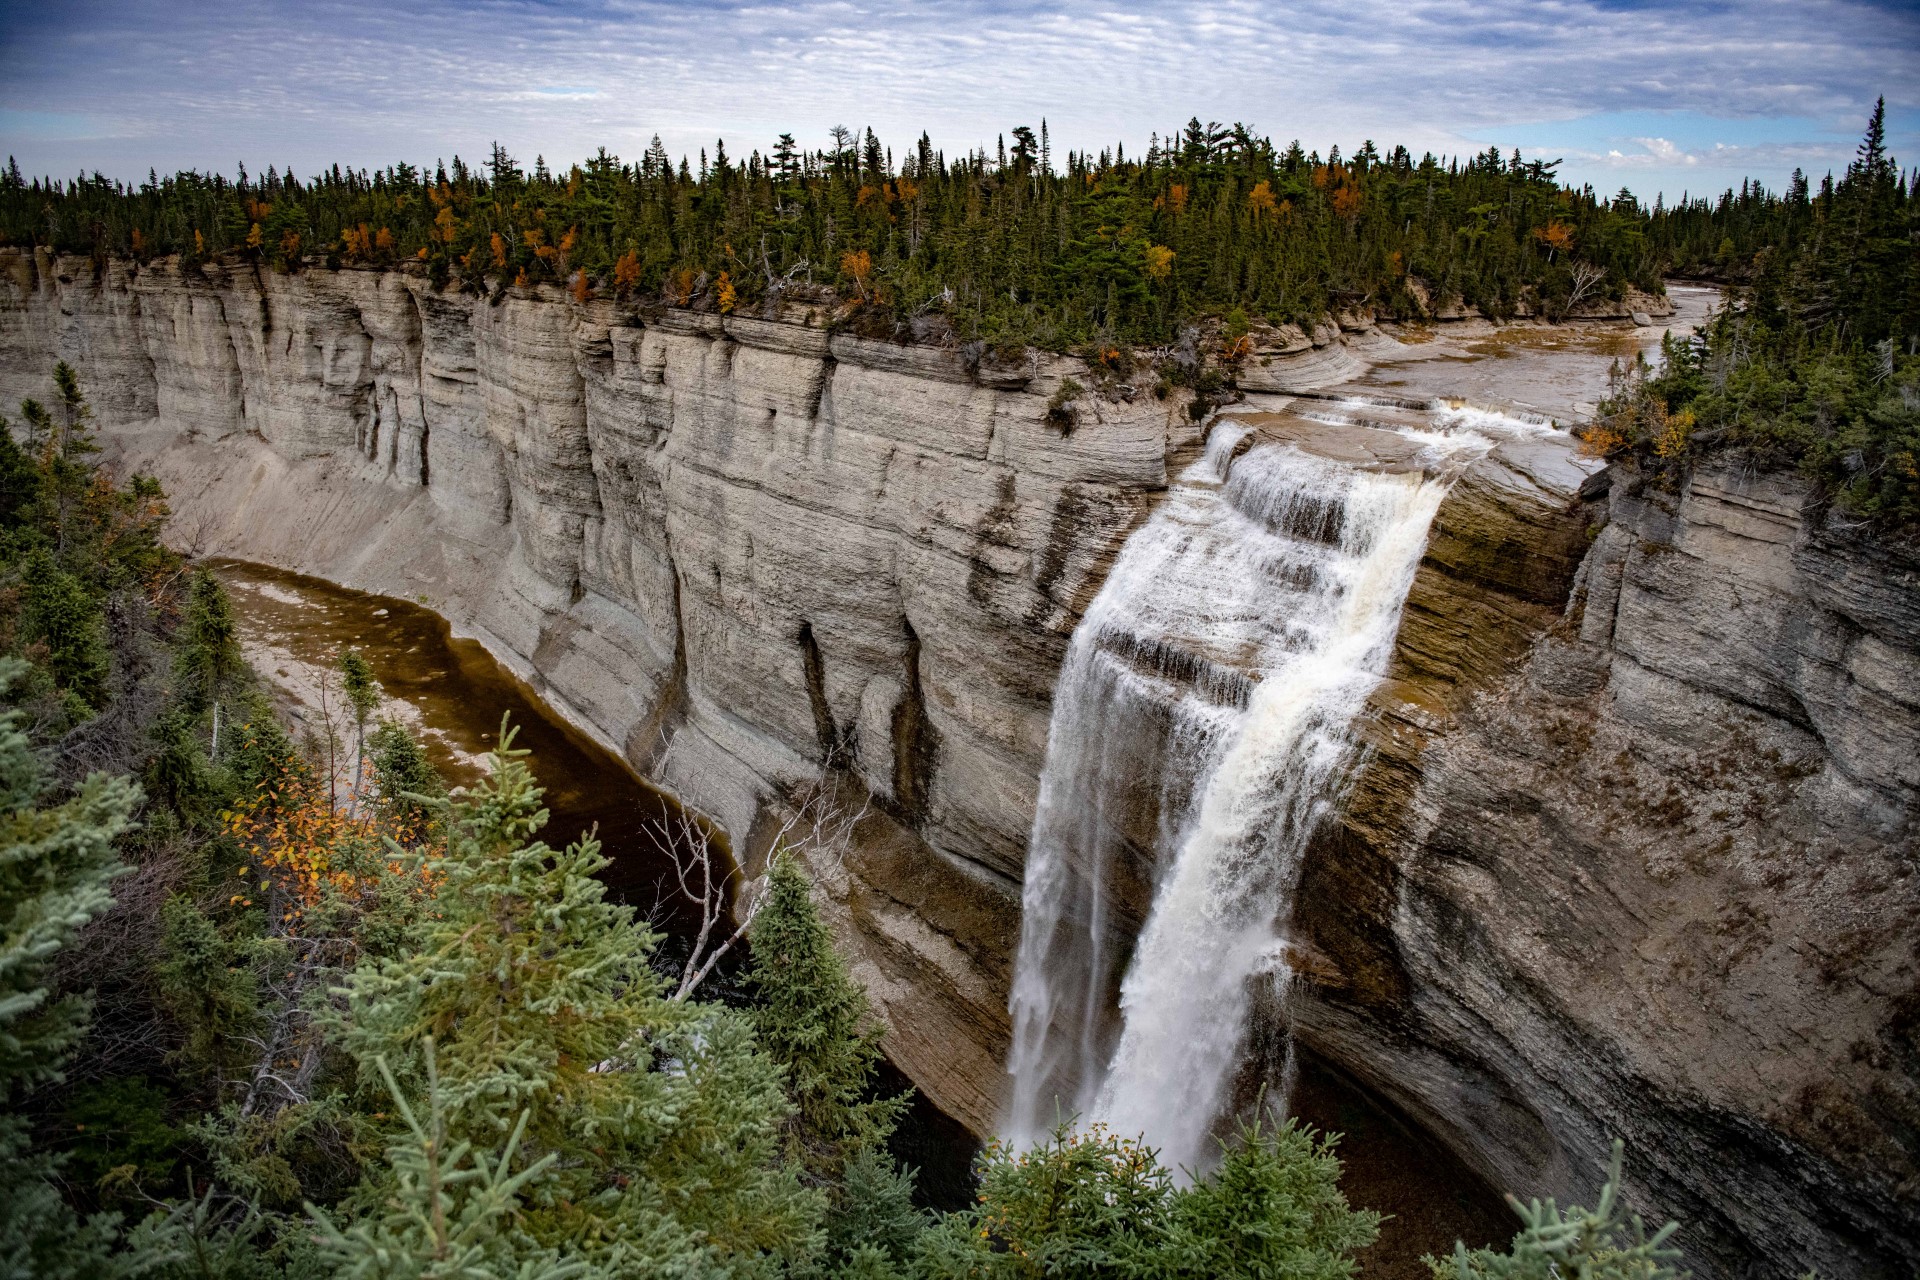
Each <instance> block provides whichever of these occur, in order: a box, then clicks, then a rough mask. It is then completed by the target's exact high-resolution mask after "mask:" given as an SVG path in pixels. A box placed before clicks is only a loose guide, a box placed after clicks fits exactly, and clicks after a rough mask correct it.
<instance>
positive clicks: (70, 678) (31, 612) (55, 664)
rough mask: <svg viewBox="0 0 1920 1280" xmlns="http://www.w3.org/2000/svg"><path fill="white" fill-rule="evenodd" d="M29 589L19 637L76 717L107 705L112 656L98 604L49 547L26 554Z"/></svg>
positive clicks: (25, 598) (26, 580) (24, 570)
mask: <svg viewBox="0 0 1920 1280" xmlns="http://www.w3.org/2000/svg"><path fill="white" fill-rule="evenodd" d="M21 578H22V581H23V584H24V586H25V588H26V590H25V596H24V599H23V600H22V602H21V609H20V638H21V640H22V641H24V642H25V643H26V644H27V645H28V646H29V650H30V651H33V646H36V645H37V646H41V650H40V652H42V653H43V655H44V656H42V657H41V658H40V659H39V661H40V664H41V665H42V666H43V667H44V668H45V669H46V671H47V674H48V675H50V676H52V677H53V682H54V683H55V684H56V685H58V686H59V688H60V689H61V691H62V692H64V693H66V694H67V695H68V698H69V701H70V703H72V704H73V706H74V710H75V712H76V713H78V716H82V717H83V716H84V714H85V712H86V711H87V710H89V709H92V710H97V709H99V708H100V707H102V706H105V705H106V696H107V674H108V670H109V668H110V665H111V664H110V660H109V658H108V656H107V646H106V642H105V641H104V640H103V639H102V637H101V634H100V621H101V619H100V609H99V607H98V606H97V605H96V604H95V602H94V600H93V598H92V596H91V595H90V593H89V592H88V591H87V589H86V587H85V586H84V585H82V583H81V582H80V580H79V579H78V578H76V577H75V576H74V575H73V574H71V573H68V572H66V571H65V570H63V569H61V568H60V567H59V566H58V565H57V564H56V563H55V561H54V559H53V557H52V556H51V555H49V554H48V553H47V552H46V551H45V550H36V551H35V552H33V554H31V555H29V556H28V557H27V561H26V565H25V567H24V569H23V571H22V573H21Z"/></svg>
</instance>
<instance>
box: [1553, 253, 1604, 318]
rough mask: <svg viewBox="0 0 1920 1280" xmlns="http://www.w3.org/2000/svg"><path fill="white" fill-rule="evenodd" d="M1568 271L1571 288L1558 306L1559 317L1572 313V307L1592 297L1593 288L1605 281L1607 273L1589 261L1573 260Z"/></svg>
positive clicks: (1565, 316)
mask: <svg viewBox="0 0 1920 1280" xmlns="http://www.w3.org/2000/svg"><path fill="white" fill-rule="evenodd" d="M1568 269H1569V271H1570V272H1571V273H1572V275H1573V288H1572V290H1571V291H1570V292H1569V293H1568V294H1567V300H1566V302H1565V303H1564V304H1562V306H1561V308H1560V319H1562V320H1564V319H1566V318H1567V317H1568V316H1570V315H1572V314H1573V309H1574V308H1575V307H1577V306H1579V305H1580V303H1581V302H1582V301H1584V300H1585V299H1587V298H1589V297H1592V296H1593V292H1594V290H1596V289H1598V288H1599V287H1600V286H1601V284H1603V283H1604V282H1605V281H1606V278H1607V273H1606V272H1605V271H1604V270H1602V269H1601V268H1599V267H1596V266H1594V265H1593V264H1592V263H1591V262H1575V263H1574V264H1573V265H1572V266H1571V267H1570V268H1568Z"/></svg>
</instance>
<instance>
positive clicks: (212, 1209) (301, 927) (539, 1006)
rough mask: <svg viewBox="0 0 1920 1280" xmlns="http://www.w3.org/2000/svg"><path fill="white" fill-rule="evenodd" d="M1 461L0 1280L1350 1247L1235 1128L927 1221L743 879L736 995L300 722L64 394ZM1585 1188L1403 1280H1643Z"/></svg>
mask: <svg viewBox="0 0 1920 1280" xmlns="http://www.w3.org/2000/svg"><path fill="white" fill-rule="evenodd" d="M53 382H54V386H55V387H56V388H57V392H58V394H57V396H56V397H55V399H54V401H53V403H52V404H51V406H47V405H42V404H39V403H36V402H33V401H28V402H26V403H24V404H23V405H22V406H21V407H20V415H19V421H18V422H8V423H5V424H4V429H0V706H3V707H4V709H0V805H3V806H4V807H3V808H0V1276H6V1277H36V1278H39V1280H53V1278H57V1277H77V1278H84V1280H99V1278H100V1277H112V1276H129V1277H131V1276H152V1277H166V1278H172V1277H182V1278H184V1277H231V1278H234V1280H253V1278H257V1277H282V1276H284V1277H318V1276H341V1277H445V1278H447V1280H452V1278H454V1277H501V1278H507V1277H512V1278H514V1280H562V1278H571V1277H599V1276H607V1277H612V1276H633V1275H646V1276H674V1277H782V1276H784V1277H795V1278H801V1277H807V1278H813V1277H822V1278H824V1277H864V1278H868V1280H873V1278H878V1277H909V1276H911V1277H925V1278H926V1280H943V1278H946V1277H996V1278H997V1277H1031V1276H1083V1277H1139V1278H1141V1280H1147V1278H1159V1277H1192V1278H1193V1280H1200V1278H1201V1277H1277V1276H1288V1277H1311V1278H1321V1277H1325V1278H1328V1280H1336V1278H1338V1277H1344V1276H1348V1275H1351V1274H1354V1272H1355V1270H1356V1266H1357V1264H1356V1261H1355V1255H1356V1253H1357V1252H1358V1251H1359V1250H1361V1249H1363V1248H1364V1247H1365V1246H1367V1245H1368V1244H1369V1243H1370V1242H1371V1241H1372V1240H1373V1239H1374V1237H1375V1234H1376V1231H1377V1227H1378V1222H1379V1216H1378V1215H1377V1214H1375V1213H1373V1212H1371V1211H1369V1210H1367V1209H1365V1208H1362V1207H1355V1206H1351V1205H1349V1204H1348V1202H1347V1200H1346V1198H1345V1196H1344V1195H1343V1194H1342V1192H1341V1190H1340V1187H1339V1175H1340V1161H1339V1157H1338V1154H1337V1151H1338V1148H1337V1138H1336V1137H1335V1136H1334V1135H1328V1134H1320V1133H1314V1132H1311V1131H1308V1130H1305V1129H1303V1128H1301V1127H1299V1126H1297V1125H1296V1124H1294V1123H1292V1122H1289V1121H1282V1120H1276V1119H1275V1118H1274V1117H1272V1116H1268V1115H1259V1116H1253V1117H1249V1118H1248V1119H1247V1120H1246V1122H1245V1123H1244V1124H1243V1126H1242V1127H1241V1128H1240V1130H1239V1131H1238V1133H1237V1134H1235V1135H1232V1136H1231V1137H1230V1138H1229V1139H1228V1140H1227V1141H1225V1142H1224V1143H1223V1145H1222V1148H1221V1151H1220V1153H1219V1161H1218V1163H1217V1165H1216V1166H1215V1167H1213V1168H1212V1169H1210V1170H1208V1171H1204V1172H1202V1173H1201V1174H1200V1175H1199V1176H1197V1177H1194V1178H1176V1177H1175V1176H1174V1172H1173V1171H1170V1170H1168V1169H1166V1168H1165V1167H1163V1166H1162V1165H1161V1163H1160V1162H1159V1160H1158V1159H1157V1157H1156V1155H1155V1153H1154V1152H1153V1151H1152V1150H1150V1149H1148V1148H1145V1147H1143V1146H1142V1145H1141V1144H1140V1143H1139V1142H1138V1141H1135V1140H1133V1139H1130V1138H1129V1137H1128V1136H1127V1135H1124V1134H1114V1133H1109V1132H1105V1131H1103V1130H1100V1129H1098V1128H1094V1129H1091V1130H1082V1129H1074V1128H1071V1127H1069V1126H1068V1125H1065V1124H1063V1126H1062V1127H1061V1128H1060V1129H1059V1130H1058V1131H1057V1132H1056V1133H1055V1134H1054V1135H1053V1136H1052V1138H1051V1139H1050V1140H1049V1141H1047V1142H1044V1143H1042V1144H1041V1145H1039V1146H1038V1147H1036V1148H1034V1149H1031V1150H1023V1151H1016V1150H1012V1149H1009V1148H1008V1147H1006V1146H1005V1145H1004V1144H999V1143H993V1144H989V1146H988V1147H987V1148H986V1150H985V1152H984V1153H983V1154H982V1156H981V1157H980V1159H979V1160H978V1162H977V1164H976V1168H975V1176H976V1179H977V1187H978V1190H977V1199H976V1202H975V1203H974V1204H973V1206H972V1207H969V1208H964V1209H959V1210H955V1211H948V1212H934V1211H931V1210H929V1209H927V1208H925V1207H923V1205H922V1203H921V1200H920V1199H919V1198H918V1197H917V1196H916V1192H915V1181H914V1179H915V1173H914V1170H912V1169H911V1168H908V1167H905V1166H903V1165H902V1164H901V1163H900V1162H899V1161H898V1160H896V1159H895V1158H894V1157H893V1156H892V1154H891V1153H890V1151H889V1147H888V1138H889V1134H890V1132H891V1131H892V1129H893V1128H894V1126H895V1125H896V1124H897V1122H898V1118H899V1115H900V1110H901V1107H902V1106H903V1104H904V1100H903V1099H902V1098H901V1097H898V1096H890V1095H889V1094H888V1093H887V1092H886V1091H885V1090H884V1089H882V1088H880V1087H879V1085H878V1076H877V1068H878V1065H879V1062H880V1027H879V1026H878V1024H877V1022H876V1020H875V1018H874V1016H873V1014H872V1012H871V1010H870V1008H869V1005H868V1002H867V997H866V994H865V992H864V991H863V990H862V989H861V988H860V986H859V985H858V984H857V983H856V982H855V981H854V980H853V979H852V978H851V977H850V976H849V971H848V968H847V966H846V964H845V963H844V961H843V960H842V959H841V957H840V956H839V955H838V954H837V953H836V952H835V950H834V946H833V943H832V940H831V938H830V936H829V934H828V932H827V930H826V928H825V926H824V925H823V924H822V922H821V918H820V916H819V914H818V912H817V910H816V908H815V905H814V903H813V900H812V897H811V893H810V888H809V881H808V879H807V876H806V873H805V872H804V870H803V861H802V859H801V858H800V857H797V856H795V853H794V851H793V849H792V848H790V847H789V846H787V845H786V844H782V845H781V846H779V847H777V848H776V849H775V850H774V851H773V854H772V855H771V860H770V864H769V866H768V868H767V870H766V873H765V876H764V878H763V879H761V880H760V881H759V882H758V883H759V885H760V888H759V890H758V891H757V892H758V895H759V896H758V897H756V899H755V901H756V902H758V903H760V904H761V905H760V907H759V909H758V910H757V912H755V913H754V914H753V915H752V917H751V921H752V928H751V931H750V932H749V933H748V934H747V937H746V942H745V946H746V947H747V949H748V956H747V959H746V961H745V963H744V965H743V966H742V967H741V968H740V971H739V975H738V978H739V981H738V982H737V984H730V985H731V986H737V988H738V989H737V990H729V989H703V987H702V986H701V972H702V971H697V970H696V969H695V967H694V966H693V965H692V963H691V962H688V963H687V964H686V965H685V966H684V967H683V966H681V965H679V964H676V963H672V962H669V961H667V960H666V959H665V957H663V955H662V954H661V949H660V943H661V933H660V931H659V930H658V929H656V928H655V927H654V926H653V923H652V922H651V921H650V920H648V919H646V918H642V917H640V916H638V915H637V914H636V912H635V911H634V909H633V908H632V907H631V906H627V905H623V904H621V903H619V902H616V901H612V900H610V898H609V897H608V894H607V892H606V890H605V888H604V886H603V885H602V884H601V882H600V881H599V880H597V879H596V878H595V876H596V873H597V872H599V871H600V870H602V869H603V868H604V867H605V866H606V865H607V858H606V857H605V855H604V854H603V853H602V852H601V851H600V848H599V845H598V842H597V840H595V839H593V838H592V837H591V836H589V837H586V838H584V839H582V840H580V841H578V842H576V843H573V844H570V845H568V846H567V847H565V848H560V849H555V848H552V847H550V846H548V845H547V844H545V843H544V842H543V841H542V840H541V836H540V833H541V830H542V828H543V827H544V826H545V825H546V823H547V821H548V818H549V816H550V815H549V813H548V811H547V810H546V808H545V807H544V806H543V803H542V796H541V792H540V789H539V788H538V786H537V785H536V784H535V783H534V781H533V775H532V773H531V772H530V770H529V767H528V764H527V760H526V753H525V752H524V751H520V750H517V749H516V748H515V747H514V746H513V732H512V729H511V726H510V725H505V724H503V732H502V733H501V734H500V735H499V737H498V739H497V743H498V745H497V747H496V749H495V750H494V751H493V753H492V755H491V757H490V759H489V762H488V765H489V768H488V773H487V776H486V777H485V779H484V780H483V781H482V782H480V783H478V784H477V785H474V786H471V787H465V788H457V789H454V790H452V791H449V790H448V789H447V787H446V786H445V784H444V783H443V781H442V780H441V779H440V777H439V776H438V774H437V773H436V771H435V770H434V768H433V766H432V765H431V763H430V761H429V760H428V758H427V756H426V754H425V752H424V751H423V749H422V747H421V745H420V743H419V742H418V741H416V740H415V739H414V738H413V737H412V736H411V735H410V734H409V733H408V732H407V730H406V729H405V728H404V727H403V726H401V725H400V724H398V723H394V722H390V721H376V720H374V719H373V718H372V712H373V711H374V709H375V708H377V707H378V705H379V699H378V697H377V684H378V680H377V676H375V675H374V673H373V672H372V670H371V668H370V667H369V665H368V664H367V663H366V661H365V660H364V658H362V657H361V656H360V655H359V654H357V653H355V652H353V651H351V650H349V651H345V652H342V653H341V654H340V655H339V663H338V679H337V684H336V686H335V687H336V688H337V690H338V693H339V698H338V700H337V702H336V703H335V704H334V711H333V712H331V713H329V714H327V715H326V716H324V717H323V718H322V719H321V720H320V721H319V722H317V723H316V722H313V721H311V720H310V721H308V722H307V723H306V724H305V725H304V726H295V725H293V723H292V722H290V721H283V720H282V719H281V718H280V717H279V715H278V714H277V713H276V711H275V707H274V703H273V698H272V696H271V690H270V688H269V686H268V685H267V684H266V682H265V681H264V680H263V679H262V678H261V676H260V675H259V674H258V673H256V672H255V671H254V670H253V669H252V668H251V667H250V666H249V664H248V662H247V661H246V659H245V656H244V654H243V653H242V651H241V649H240V646H239V642H238V635H237V624H236V619H235V615H234V612H233V609H232V607H231V604H230V603H229V601H228V600H227V598H226V595H225V593H224V591H223V589H222V587H221V585H220V583H219V582H218V580H217V579H216V578H214V577H213V576H212V575H211V574H209V573H208V572H207V571H206V570H205V569H204V568H203V567H200V566H196V565H194V564H191V563H189V562H187V561H185V560H183V559H182V558H181V557H180V556H179V555H177V554H175V553H174V552H172V551H170V550H168V549H167V548H166V546H165V545H164V544H163V542H162V540H161V531H162V528H163V524H164V521H165V519H166V516H167V505H166V496H165V494H164V493H163V492H162V491H161V489H160V487H159V486H158V485H157V484H156V483H155V482H154V481H153V480H152V479H150V478H147V477H143V476H139V475H133V476H129V477H126V478H125V479H124V480H116V479H115V478H113V477H112V476H110V475H109V474H108V473H107V472H106V471H105V470H104V469H103V468H102V467H101V465H100V463H99V459H98V458H97V457H96V454H97V445H96V444H95V441H94V430H93V425H92V415H91V411H90V409H89V407H88V404H87V400H86V397H85V394H84V391H83V389H82V387H81V385H80V382H79V380H78V378H77V377H76V375H75V373H74V371H73V370H72V369H71V368H70V367H68V366H66V365H64V364H62V365H59V366H58V367H57V368H56V369H55V370H54V378H53ZM1619 1159H1620V1157H1619V1152H1618V1151H1617V1150H1616V1153H1615V1163H1614V1167H1613V1168H1612V1169H1611V1170H1610V1171H1605V1172H1603V1171H1600V1170H1595V1171H1594V1176H1595V1179H1596V1181H1597V1180H1599V1179H1600V1178H1602V1177H1604V1178H1605V1179H1606V1182H1605V1185H1604V1187H1603V1188H1602V1189H1601V1190H1600V1193H1599V1197H1598V1199H1597V1200H1596V1201H1595V1206H1594V1208H1592V1209H1585V1208H1578V1207H1574V1208H1562V1207H1559V1206H1556V1205H1554V1204H1553V1203H1552V1202H1551V1201H1549V1202H1547V1203H1545V1204H1540V1203H1529V1204H1527V1205H1524V1206H1522V1205H1519V1204H1517V1203H1516V1208H1517V1209H1518V1210H1519V1215H1518V1217H1519V1220H1518V1222H1517V1224H1516V1227H1517V1229H1516V1234H1515V1237H1514V1240H1513V1242H1512V1246H1511V1248H1510V1249H1509V1250H1507V1251H1497V1250H1487V1249H1476V1250H1469V1249H1467V1248H1466V1247H1464V1246H1462V1247H1461V1248H1459V1249H1458V1250H1457V1251H1456V1253H1455V1254H1454V1255H1453V1256H1451V1257H1447V1258H1436V1259H1433V1260H1432V1266H1433V1269H1434V1272H1435V1274H1436V1275H1440V1276H1452V1277H1461V1278H1462V1280H1475V1278H1478V1277H1496V1276H1497V1277H1506V1276H1526V1277H1542V1278H1543V1280H1544V1277H1546V1276H1548V1275H1553V1274H1572V1273H1573V1272H1574V1271H1575V1270H1576V1269H1579V1268H1583V1267H1584V1268H1587V1269H1586V1270H1581V1271H1580V1272H1579V1273H1580V1274H1585V1275H1591V1276H1595V1277H1621V1278H1627V1277H1633V1278H1643V1280H1653V1278H1657V1277H1666V1276H1671V1275H1672V1274H1673V1271H1672V1267H1671V1262H1672V1259H1673V1257H1674V1256H1675V1255H1674V1252H1673V1250H1672V1248H1671V1247H1670V1245H1669V1244H1668V1237H1669V1235H1670V1233H1671V1232H1672V1230H1673V1227H1671V1226H1668V1227H1665V1228H1662V1229H1660V1230H1658V1231H1652V1232H1649V1231H1647V1230H1646V1229H1645V1228H1644V1227H1643V1226H1642V1224H1641V1223H1640V1222H1639V1220H1638V1219H1635V1218H1631V1217H1629V1216H1628V1215H1626V1213H1625V1212H1624V1211H1623V1209H1622V1208H1621V1207H1620V1205H1619V1203H1618V1200H1617V1198H1616V1190H1617V1187H1618V1185H1619V1180H1620V1176H1621V1171H1620V1168H1619Z"/></svg>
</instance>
